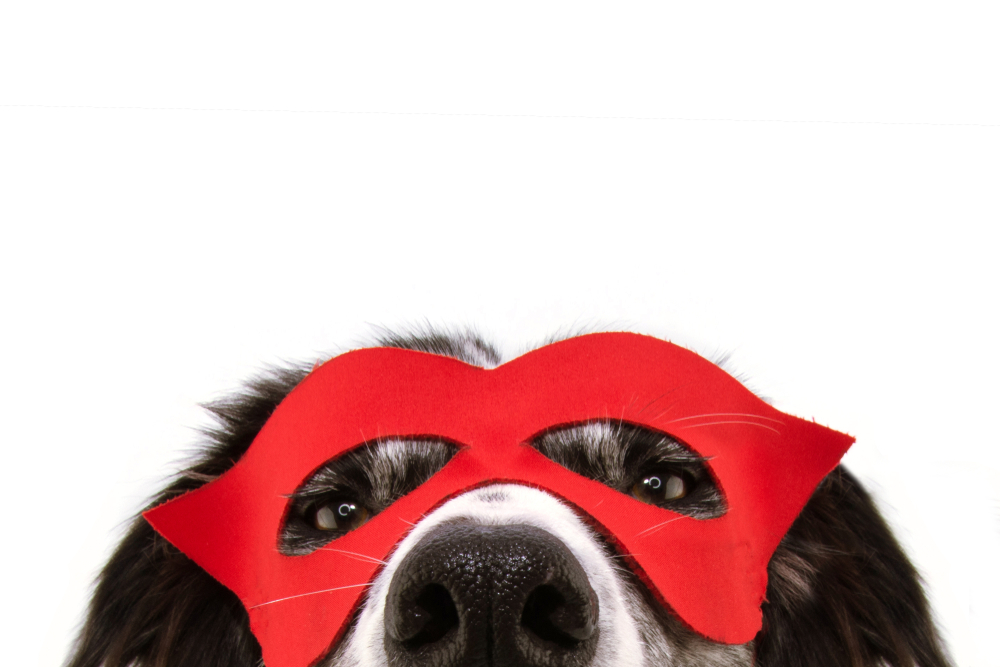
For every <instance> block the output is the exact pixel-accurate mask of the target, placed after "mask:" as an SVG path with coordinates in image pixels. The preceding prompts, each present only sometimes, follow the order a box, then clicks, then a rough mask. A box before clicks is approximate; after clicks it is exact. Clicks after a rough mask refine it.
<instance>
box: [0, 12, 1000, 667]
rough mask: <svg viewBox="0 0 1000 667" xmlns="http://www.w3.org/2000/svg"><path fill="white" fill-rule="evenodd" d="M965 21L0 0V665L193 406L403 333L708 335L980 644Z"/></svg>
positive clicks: (53, 605) (987, 615)
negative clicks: (824, 445) (810, 421)
mask: <svg viewBox="0 0 1000 667" xmlns="http://www.w3.org/2000/svg"><path fill="white" fill-rule="evenodd" d="M994 7H995V3H988V2H982V3H976V2H960V1H955V0H950V1H949V2H926V3H910V2H906V3H904V2H871V0H866V1H865V2H860V1H858V2H852V1H847V2H843V1H842V2H836V3H826V4H825V5H824V6H817V5H816V4H806V3H801V2H795V3H791V2H789V3H781V2H757V3H746V2H714V3H707V2H702V3H693V2H689V3H650V4H644V3H629V2H622V1H617V2H613V3H611V2H608V3H594V2H572V3H568V2H567V3H557V2H537V1H533V2H509V1H508V2H503V3H493V4H492V5H485V4H482V3H470V2H454V3H447V2H400V3H393V2H370V3H343V2H299V3H270V4H268V3H220V2H206V1H203V0H201V1H199V2H173V3H159V4H156V5H154V4H151V3H144V2H134V1H130V2H107V1H100V0H98V1H94V2H88V3H69V2H64V3H60V2H46V1H36V2H32V3H6V4H5V5H4V6H3V8H2V9H0V224H2V239H0V294H2V303H0V317H2V327H0V342H2V345H0V354H2V359H0V362H2V378H3V382H2V383H0V392H2V394H0V410H2V415H0V418H2V422H0V423H2V425H3V431H2V433H3V435H2V441H0V442H2V447H3V450H2V452H3V462H4V465H3V468H2V470H3V473H4V475H3V476H4V483H3V484H2V485H0V493H2V496H0V498H2V505H0V506H2V508H3V529H2V532H3V538H2V540H3V552H2V556H0V558H2V559H3V567H4V570H3V572H4V592H5V596H4V597H5V599H4V604H3V605H2V606H0V628H2V629H3V630H2V632H3V633H4V634H5V637H4V641H3V646H4V649H3V653H4V662H5V663H7V664H16V665H29V666H34V665H39V666H43V665H44V666H47V667H54V666H56V665H58V664H60V663H61V662H62V660H63V659H64V657H65V655H66V651H67V647H68V645H69V642H70V641H71V638H72V636H73V633H74V628H75V626H76V624H77V622H78V620H79V619H80V616H81V614H82V612H83V609H84V605H85V601H86V598H87V595H88V585H89V582H90V581H91V580H92V578H93V576H94V575H95V573H96V571H97V570H98V568H99V567H100V565H101V563H102V561H103V560H104V559H105V558H106V557H107V555H108V554H109V552H110V549H111V548H112V547H113V545H114V543H115V540H116V539H117V538H118V537H119V536H120V535H121V532H122V526H123V522H125V521H127V519H128V517H129V516H130V515H131V514H132V513H134V512H135V511H136V510H138V509H139V508H140V507H141V506H142V505H143V504H144V501H145V499H146V498H147V497H148V496H149V495H150V494H151V493H153V492H154V491H155V489H156V488H157V487H158V485H159V484H160V483H161V482H162V481H163V480H164V479H165V477H166V476H167V475H168V474H169V473H170V472H171V471H173V470H174V469H175V468H176V465H177V462H178V461H179V460H180V459H182V457H183V456H184V455H185V453H186V452H188V451H190V448H191V446H192V445H193V444H194V443H196V441H197V434H196V433H195V430H194V429H195V427H198V426H201V425H204V424H205V423H206V419H205V416H204V414H203V413H202V412H201V411H200V410H199V409H198V408H197V404H198V403H200V402H204V401H207V400H211V399H213V398H217V397H219V396H221V395H223V394H224V393H226V392H228V391H231V390H233V389H235V388H236V387H238V386H239V383H240V381H241V380H242V379H244V378H247V377H248V376H250V375H252V374H253V373H254V372H255V371H256V370H258V369H260V368H261V367H262V366H263V365H264V364H269V363H278V362H280V361H281V360H305V359H310V360H311V359H314V358H316V357H317V356H321V355H324V354H332V353H336V352H338V351H340V350H343V349H347V348H349V347H350V346H351V345H356V344H358V343H359V342H362V341H363V340H364V339H365V336H366V335H368V334H369V333H370V328H369V324H383V325H389V326H396V325H402V324H412V323H423V322H429V323H431V324H452V325H475V326H478V327H479V328H480V329H481V330H482V331H483V332H484V333H487V334H490V335H493V336H495V337H496V338H497V339H499V340H501V341H504V343H505V344H506V346H507V349H508V350H509V351H511V352H517V351H518V350H519V349H521V348H522V347H523V346H525V345H527V344H529V343H532V342H534V341H537V340H539V339H541V338H543V337H544V336H545V335H547V334H549V333H551V332H553V331H555V330H559V329H566V328H572V327H579V326H588V325H605V326H607V327H610V328H628V329H634V330H638V331H642V332H647V333H651V334H654V335H659V336H661V337H665V338H670V339H672V340H673V341H674V342H677V343H680V344H683V345H687V346H689V347H691V348H692V349H695V350H696V351H699V352H701V353H703V354H705V355H709V356H710V355H715V354H717V353H720V352H725V351H732V352H733V353H734V355H733V365H734V367H735V369H736V370H739V371H741V372H742V373H744V374H746V375H747V376H749V378H750V385H751V386H752V387H753V388H755V389H756V390H757V391H759V392H760V393H762V394H763V395H765V396H767V397H770V398H771V399H773V400H774V402H775V404H776V405H777V407H779V408H780V409H782V410H785V411H788V412H791V413H793V414H797V415H800V416H803V417H815V418H816V419H817V420H819V421H820V422H822V423H825V424H828V425H830V426H832V427H834V428H836V429H839V430H844V431H848V432H850V433H852V434H854V435H856V436H857V438H858V443H857V445H856V446H855V448H854V449H853V450H852V451H851V452H850V453H849V455H848V457H847V462H848V464H849V465H850V467H851V468H852V469H853V470H854V471H855V472H857V473H858V474H860V475H861V477H862V478H863V479H864V480H865V481H867V482H868V483H869V485H870V488H872V489H873V491H874V492H875V494H876V495H877V497H878V499H879V502H880V504H881V506H882V507H883V508H884V510H885V512H886V513H887V515H888V517H889V518H890V520H891V522H892V523H893V525H894V526H895V527H896V529H897V531H898V535H899V537H900V539H901V540H902V541H903V543H904V544H905V545H906V547H907V549H908V550H909V552H910V553H911V555H912V557H913V559H914V561H915V562H916V564H917V566H918V567H919V569H920V571H921V572H922V573H923V576H924V577H925V579H926V581H927V583H928V589H929V594H930V598H931V600H932V603H933V606H934V608H935V610H936V617H937V619H938V621H939V623H940V625H941V627H942V629H943V631H944V633H945V636H946V637H947V640H948V642H949V644H950V647H951V650H952V652H953V655H954V657H955V661H956V664H959V665H969V666H982V667H985V666H991V667H992V666H994V665H996V664H997V657H996V650H995V640H994V635H995V629H996V627H998V625H1000V603H998V600H1000V574H998V571H997V563H998V562H1000V490H998V489H1000V442H998V440H1000V439H998V436H997V429H996V426H995V414H996V405H997V402H998V399H1000V391H998V389H997V380H996V378H997V375H998V371H1000V367H998V366H1000V364H998V361H997V340H998V334H1000V330H998V329H1000V327H998V323H997V303H998V298H997V285H998V284H1000V281H998V278H1000V275H998V274H1000V270H998V268H997V258H996V255H997V248H998V244H997V240H996V229H997V225H998V222H1000V201H998V192H1000V189H998V185H1000V93H998V85H997V81H1000V76H998V72H997V69H998V65H1000V40H998V39H997V38H996V35H997V34H998V32H1000V31H998V20H1000V14H998V12H997V10H996V9H994Z"/></svg>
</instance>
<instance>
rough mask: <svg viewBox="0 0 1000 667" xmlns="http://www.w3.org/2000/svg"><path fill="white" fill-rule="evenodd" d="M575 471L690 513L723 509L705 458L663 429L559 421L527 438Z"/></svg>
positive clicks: (705, 515) (711, 514) (704, 515)
mask: <svg viewBox="0 0 1000 667" xmlns="http://www.w3.org/2000/svg"><path fill="white" fill-rule="evenodd" d="M529 444H530V445H531V446H532V447H534V448H535V449H536V450H537V451H538V452H539V453H540V454H542V455H543V456H545V457H546V458H548V459H549V460H551V461H554V462H555V463H558V464H559V465H561V466H563V467H564V468H567V469H569V470H572V471H573V472H575V473H577V474H578V475H583V476H584V477H588V478H590V479H592V480H594V481H595V482H600V483H601V484H604V485H605V486H608V487H610V488H612V489H614V490H615V491H619V492H621V493H624V494H626V495H630V496H632V497H633V498H635V499H636V500H639V501H640V502H644V503H647V504H649V505H655V506H657V507H662V508H664V509H668V510H670V511H671V512H677V513H678V514H683V515H685V516H689V517H691V518H693V519H699V520H702V519H715V518H718V517H720V516H722V515H723V514H725V513H726V500H725V498H724V497H723V495H722V491H721V489H720V487H719V484H718V483H717V482H716V480H715V478H714V477H713V476H712V472H711V469H710V467H709V460H708V459H706V458H704V457H702V456H701V455H699V454H698V453H697V452H695V451H694V450H693V449H691V448H690V447H688V446H687V445H686V444H684V443H683V442H681V441H680V440H678V439H676V438H674V437H673V436H671V435H667V434H666V433H661V432H658V431H653V430H651V429H648V428H645V427H642V426H638V425H635V424H628V423H624V422H608V421H592V422H585V423H582V424H576V425H572V426H559V427H555V428H553V429H551V430H548V431H545V432H543V433H541V434H539V435H538V436H536V437H535V438H534V439H533V440H532V441H531V442H530V443H529Z"/></svg>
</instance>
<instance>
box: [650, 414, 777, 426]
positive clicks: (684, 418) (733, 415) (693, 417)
mask: <svg viewBox="0 0 1000 667" xmlns="http://www.w3.org/2000/svg"><path fill="white" fill-rule="evenodd" d="M701 417H755V418H757V419H764V420H766V421H769V422H774V423H775V424H778V425H780V426H784V425H785V422H783V421H781V420H780V419H772V418H771V417H765V416H764V415H755V414H751V413H749V412H709V413H707V414H703V415H691V416H690V417H681V418H679V419H674V420H671V421H669V422H667V423H668V424H674V423H676V422H683V421H687V420H688V419H700V418H701Z"/></svg>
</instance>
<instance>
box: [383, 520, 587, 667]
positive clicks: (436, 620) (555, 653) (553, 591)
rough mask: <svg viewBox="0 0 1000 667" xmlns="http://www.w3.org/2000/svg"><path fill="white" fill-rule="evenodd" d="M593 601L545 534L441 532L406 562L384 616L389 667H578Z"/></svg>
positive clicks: (564, 553) (576, 570)
mask: <svg viewBox="0 0 1000 667" xmlns="http://www.w3.org/2000/svg"><path fill="white" fill-rule="evenodd" d="M598 614H599V608H598V601H597V596H596V594H595V593H594V590H593V588H591V586H590V582H589V581H588V579H587V575H586V573H585V572H584V570H583V567H582V566H581V565H580V563H579V562H578V561H577V559H576V558H575V557H574V556H573V554H572V553H571V552H570V550H569V549H568V548H567V547H566V545H565V544H563V542H562V541H560V540H559V539H558V538H556V537H555V536H554V535H552V534H551V533H549V532H547V531H545V530H542V529H540V528H536V527H534V526H529V525H524V524H516V525H505V526H484V525H474V524H469V523H451V524H443V525H441V526H438V527H436V528H434V529H433V530H432V531H430V532H429V533H428V534H427V535H425V536H424V538H423V539H422V540H421V541H420V542H419V543H418V544H417V545H416V546H415V547H414V548H413V549H412V550H411V551H410V552H409V553H408V554H407V555H406V557H405V558H404V559H403V561H402V562H401V563H400V565H399V567H398V568H397V570H396V572H395V573H394V575H393V577H392V581H391V583H390V585H389V592H388V596H387V598H386V608H385V617H384V624H385V650H386V654H387V657H388V658H389V664H390V665H391V667H470V666H479V665H494V666H496V667H505V666H513V665H518V666H525V667H585V666H586V665H589V664H590V662H591V660H592V658H593V656H594V652H595V650H596V646H597V639H598V637H597V635H598V626H597V621H598Z"/></svg>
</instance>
